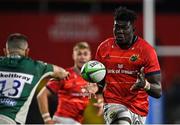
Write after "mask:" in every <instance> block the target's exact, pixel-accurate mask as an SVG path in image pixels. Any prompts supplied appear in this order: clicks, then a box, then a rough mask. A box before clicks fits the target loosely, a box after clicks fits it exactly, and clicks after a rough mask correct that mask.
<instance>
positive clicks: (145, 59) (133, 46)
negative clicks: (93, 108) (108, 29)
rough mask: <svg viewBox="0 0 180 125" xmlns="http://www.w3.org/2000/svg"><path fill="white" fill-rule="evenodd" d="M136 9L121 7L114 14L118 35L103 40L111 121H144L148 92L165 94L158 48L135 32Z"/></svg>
mask: <svg viewBox="0 0 180 125" xmlns="http://www.w3.org/2000/svg"><path fill="white" fill-rule="evenodd" d="M136 18H137V17H136V14H135V13H134V11H132V10H129V9H127V8H125V7H119V8H117V9H116V11H115V16H114V28H113V31H114V37H112V38H108V39H106V40H105V41H104V42H102V43H101V44H100V45H99V47H98V49H97V52H96V59H97V60H99V61H100V62H102V63H103V64H104V65H105V66H106V69H107V74H106V78H105V79H104V80H103V81H102V82H101V84H100V85H101V87H102V85H103V84H105V86H104V89H103V97H104V118H105V121H106V123H107V124H127V125H128V124H144V123H145V119H146V116H147V114H148V95H150V96H152V97H154V98H160V97H161V91H162V90H161V73H160V66H159V62H158V58H157V55H156V52H155V50H154V48H153V47H152V46H150V45H149V43H148V42H146V41H145V40H144V39H142V38H141V37H139V36H137V35H135V33H134V32H135V24H134V22H135V20H136Z"/></svg>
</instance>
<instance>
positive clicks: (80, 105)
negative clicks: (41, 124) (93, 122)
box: [46, 67, 89, 123]
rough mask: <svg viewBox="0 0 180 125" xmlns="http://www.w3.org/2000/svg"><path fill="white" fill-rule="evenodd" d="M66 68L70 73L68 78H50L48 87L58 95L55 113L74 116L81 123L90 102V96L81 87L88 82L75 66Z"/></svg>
mask: <svg viewBox="0 0 180 125" xmlns="http://www.w3.org/2000/svg"><path fill="white" fill-rule="evenodd" d="M66 70H67V71H69V73H70V78H69V79H68V80H60V81H57V80H50V81H49V82H48V84H47V86H46V87H47V88H48V89H49V90H50V91H51V92H53V93H55V94H57V95H58V106H57V110H56V112H55V115H56V116H62V117H69V118H73V119H74V120H76V121H78V122H80V123H81V122H82V120H83V113H84V110H85V108H86V106H87V105H88V103H89V99H88V96H87V95H85V94H83V93H82V90H81V88H82V87H83V86H85V85H87V82H86V81H85V80H84V79H83V78H82V77H81V76H80V75H79V74H77V73H76V72H75V71H74V69H73V67H72V68H69V69H66Z"/></svg>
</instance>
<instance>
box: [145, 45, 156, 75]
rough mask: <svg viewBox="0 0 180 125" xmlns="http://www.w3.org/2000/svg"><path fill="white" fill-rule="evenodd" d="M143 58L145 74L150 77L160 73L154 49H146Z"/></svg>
mask: <svg viewBox="0 0 180 125" xmlns="http://www.w3.org/2000/svg"><path fill="white" fill-rule="evenodd" d="M144 56H145V74H146V76H147V75H152V74H157V73H160V65H159V61H158V57H157V54H156V51H155V50H154V48H150V49H146V53H145V54H144Z"/></svg>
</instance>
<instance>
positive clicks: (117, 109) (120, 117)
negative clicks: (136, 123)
mask: <svg viewBox="0 0 180 125" xmlns="http://www.w3.org/2000/svg"><path fill="white" fill-rule="evenodd" d="M104 119H105V121H106V123H107V124H118V123H120V121H127V122H128V123H131V121H132V117H131V113H130V111H129V110H128V108H127V107H126V106H124V105H121V104H114V103H110V104H105V105H104Z"/></svg>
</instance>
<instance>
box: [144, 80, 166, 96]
mask: <svg viewBox="0 0 180 125" xmlns="http://www.w3.org/2000/svg"><path fill="white" fill-rule="evenodd" d="M148 84H149V87H147V89H145V91H146V92H147V93H148V95H150V96H152V97H154V98H160V97H161V94H162V89H161V85H160V84H152V83H148Z"/></svg>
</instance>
